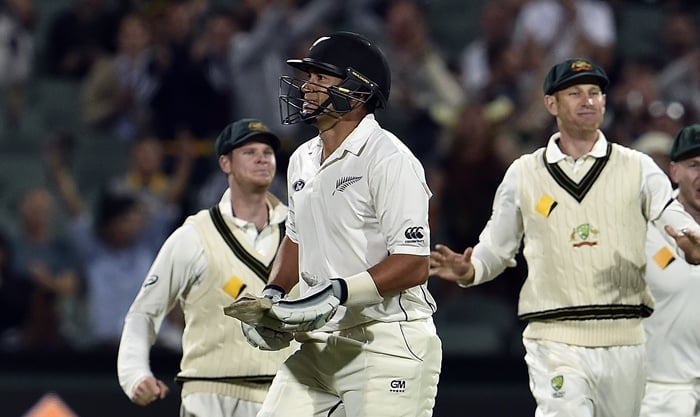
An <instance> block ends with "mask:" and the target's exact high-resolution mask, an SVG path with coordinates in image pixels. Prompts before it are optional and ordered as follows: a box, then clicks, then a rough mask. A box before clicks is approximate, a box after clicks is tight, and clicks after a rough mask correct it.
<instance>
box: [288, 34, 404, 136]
mask: <svg viewBox="0 0 700 417" xmlns="http://www.w3.org/2000/svg"><path fill="white" fill-rule="evenodd" d="M287 64H289V65H290V66H292V67H294V68H296V69H298V70H300V71H303V72H306V73H309V74H310V73H322V74H330V75H333V76H335V77H339V78H341V79H342V81H341V82H340V84H338V85H335V86H330V87H327V86H321V85H318V84H313V83H310V82H309V81H308V80H301V79H299V78H295V77H292V76H282V77H281V78H280V94H279V100H280V115H281V119H282V124H294V123H298V122H302V121H304V122H313V121H314V120H315V119H316V117H317V116H319V115H320V114H323V113H332V114H336V115H342V114H344V113H347V112H349V111H351V110H352V109H354V108H356V107H358V106H360V105H365V106H366V107H367V108H368V109H370V111H374V109H375V108H383V107H385V106H386V103H387V100H388V99H389V89H390V86H391V74H390V72H389V66H388V65H387V62H386V59H385V57H384V54H383V53H382V52H381V51H380V50H379V48H378V47H377V46H376V45H375V44H373V43H372V42H370V41H369V40H367V39H366V38H364V37H362V36H360V35H358V34H356V33H352V32H337V33H333V34H331V35H328V36H322V37H320V38H319V39H317V40H316V41H315V42H314V43H313V45H312V46H311V48H309V51H308V54H307V56H306V57H304V58H301V59H289V60H287ZM309 86H312V87H313V91H315V92H322V93H323V92H325V93H326V94H327V95H328V99H326V100H325V101H324V102H323V103H314V102H310V101H308V100H306V99H305V98H304V89H306V88H308V87H309Z"/></svg>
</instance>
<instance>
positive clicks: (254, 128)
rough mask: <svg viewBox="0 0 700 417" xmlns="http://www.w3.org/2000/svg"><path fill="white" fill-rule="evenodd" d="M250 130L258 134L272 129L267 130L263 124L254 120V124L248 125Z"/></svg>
mask: <svg viewBox="0 0 700 417" xmlns="http://www.w3.org/2000/svg"><path fill="white" fill-rule="evenodd" d="M248 130H252V131H256V132H268V131H269V130H270V129H268V128H267V126H265V125H264V124H262V122H259V121H257V120H253V121H252V122H249V123H248Z"/></svg>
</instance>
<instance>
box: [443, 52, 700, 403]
mask: <svg viewBox="0 0 700 417" xmlns="http://www.w3.org/2000/svg"><path fill="white" fill-rule="evenodd" d="M607 85H608V78H607V75H606V74H605V72H604V71H603V70H602V68H600V67H598V66H597V65H595V64H593V63H591V62H590V61H588V60H586V59H582V58H575V59H569V60H565V61H563V62H561V63H559V64H557V65H555V66H553V67H552V68H551V69H550V71H549V73H548V75H547V77H546V78H545V82H544V94H545V96H544V104H545V107H546V109H547V110H548V111H549V113H550V114H551V115H552V116H554V117H555V119H556V121H557V126H558V128H559V132H557V133H555V134H553V135H552V136H551V137H550V139H549V141H548V142H547V146H546V147H543V148H540V149H538V150H536V151H535V152H533V153H531V154H527V155H523V156H521V157H520V158H518V159H517V160H516V161H514V162H513V164H512V165H511V166H510V167H509V168H508V170H507V172H506V174H505V176H504V179H503V182H502V183H501V185H500V186H499V188H498V190H497V191H496V196H495V198H494V205H493V213H492V215H491V219H490V220H489V222H488V224H487V225H486V227H485V228H484V230H483V231H482V233H481V235H480V237H479V243H478V244H477V245H476V246H475V247H473V248H471V247H470V248H467V249H466V250H465V251H464V252H463V253H455V252H453V251H452V250H451V249H450V248H448V247H446V246H443V245H436V247H435V251H434V252H433V253H431V269H432V271H433V272H434V273H435V274H437V275H439V276H440V277H442V278H444V279H447V280H450V281H453V282H457V283H458V284H459V285H461V286H470V285H477V284H481V283H484V282H487V281H489V280H491V279H493V278H495V277H496V276H498V275H499V274H500V273H501V272H502V271H503V270H504V269H505V268H506V267H508V266H512V265H514V262H515V260H514V257H515V255H516V253H517V252H518V251H519V250H520V247H521V243H522V245H523V255H524V256H525V259H526V260H527V264H528V276H527V279H526V280H525V283H524V284H523V287H522V289H521V291H520V297H519V304H518V315H519V317H520V318H521V319H522V320H524V321H526V322H527V326H526V328H525V330H524V332H523V344H524V346H525V350H526V355H525V361H526V363H527V366H528V372H529V376H530V389H531V391H532V395H533V397H534V398H535V401H536V403H537V410H536V411H535V416H536V417H564V416H566V417H638V415H639V409H640V406H641V401H642V397H643V393H644V381H645V365H646V358H645V349H644V331H643V326H642V318H643V317H646V316H648V315H649V314H651V312H652V309H653V306H654V303H653V300H652V298H651V294H650V293H649V291H648V289H647V287H646V285H645V282H644V267H645V264H646V257H645V253H644V242H645V238H646V230H647V227H648V226H647V225H649V224H651V225H653V227H657V228H659V230H660V232H662V233H664V235H665V236H666V238H667V239H668V244H669V245H671V246H673V248H674V253H677V254H679V256H681V255H680V254H681V253H685V257H686V259H688V261H689V262H692V263H695V264H697V263H700V226H698V224H697V223H696V222H695V221H694V219H693V218H692V217H690V216H689V215H688V214H687V213H686V212H685V211H684V210H683V207H682V206H681V205H680V204H678V202H676V201H675V200H673V199H672V189H671V183H670V181H669V180H668V177H666V174H664V172H663V171H662V170H661V169H660V168H659V167H658V166H657V165H656V164H655V163H654V162H653V160H652V159H651V158H650V157H649V156H647V155H644V154H642V153H641V152H638V151H635V150H632V149H629V148H626V147H623V146H620V145H617V144H614V143H611V142H608V140H607V139H606V137H605V135H604V134H603V132H602V131H600V129H599V126H600V123H601V122H602V120H603V115H604V113H605V89H606V88H607ZM676 245H678V246H679V247H680V248H681V249H682V250H680V251H679V250H676V249H675V248H676Z"/></svg>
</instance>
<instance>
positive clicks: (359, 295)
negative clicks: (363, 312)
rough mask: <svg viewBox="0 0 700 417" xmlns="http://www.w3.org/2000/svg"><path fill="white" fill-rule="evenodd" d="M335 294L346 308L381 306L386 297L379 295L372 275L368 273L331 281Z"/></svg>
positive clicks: (364, 272)
mask: <svg viewBox="0 0 700 417" xmlns="http://www.w3.org/2000/svg"><path fill="white" fill-rule="evenodd" d="M331 286H332V288H333V294H334V295H335V296H336V297H337V298H338V300H340V304H342V305H344V306H346V307H354V306H368V305H373V304H379V303H381V302H382V301H384V297H382V296H381V295H380V294H379V290H377V286H376V284H375V283H374V279H372V275H370V274H369V272H367V271H363V272H360V273H359V274H355V275H352V276H349V277H347V278H333V279H331Z"/></svg>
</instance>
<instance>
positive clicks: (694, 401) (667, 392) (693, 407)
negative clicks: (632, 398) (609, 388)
mask: <svg viewBox="0 0 700 417" xmlns="http://www.w3.org/2000/svg"><path fill="white" fill-rule="evenodd" d="M639 417H700V381H696V382H693V383H687V384H674V383H664V382H654V381H647V387H646V392H645V393H644V400H643V401H642V412H641V413H639Z"/></svg>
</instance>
